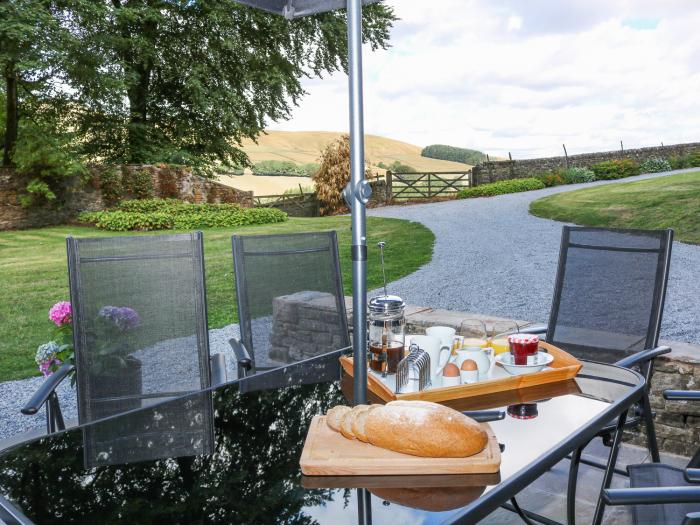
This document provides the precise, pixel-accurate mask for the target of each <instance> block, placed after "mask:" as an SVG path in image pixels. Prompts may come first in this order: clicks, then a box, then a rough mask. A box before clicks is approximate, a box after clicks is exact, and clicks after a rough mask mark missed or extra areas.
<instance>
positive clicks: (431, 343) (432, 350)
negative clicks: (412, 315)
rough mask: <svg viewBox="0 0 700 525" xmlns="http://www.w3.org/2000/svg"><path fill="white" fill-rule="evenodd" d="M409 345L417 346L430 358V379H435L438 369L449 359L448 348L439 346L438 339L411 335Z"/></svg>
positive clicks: (449, 349) (449, 348) (449, 350)
mask: <svg viewBox="0 0 700 525" xmlns="http://www.w3.org/2000/svg"><path fill="white" fill-rule="evenodd" d="M411 344H413V345H417V346H418V348H420V349H421V350H423V351H425V352H428V355H429V356H430V377H431V378H433V377H435V374H436V373H437V371H438V369H439V368H442V367H443V366H445V364H446V363H447V361H449V359H450V352H451V351H452V348H451V347H450V346H446V345H442V344H440V339H438V338H437V337H433V336H430V335H412V336H411Z"/></svg>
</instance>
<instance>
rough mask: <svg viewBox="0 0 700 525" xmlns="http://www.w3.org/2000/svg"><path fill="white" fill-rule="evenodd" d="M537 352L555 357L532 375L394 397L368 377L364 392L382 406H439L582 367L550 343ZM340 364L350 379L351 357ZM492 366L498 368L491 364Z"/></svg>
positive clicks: (561, 377)
mask: <svg viewBox="0 0 700 525" xmlns="http://www.w3.org/2000/svg"><path fill="white" fill-rule="evenodd" d="M540 349H541V350H546V351H547V352H549V353H550V354H551V355H552V356H553V357H554V361H552V362H551V363H550V364H549V369H547V370H542V371H541V372H536V373H534V374H525V375H520V376H510V375H509V376H507V377H499V378H494V379H486V380H484V381H479V382H478V383H472V384H471V385H458V386H448V387H436V388H430V389H428V390H423V391H421V392H408V393H405V394H396V393H395V392H394V391H393V390H391V388H389V387H388V386H387V385H386V384H385V383H383V382H382V381H381V380H380V379H379V378H377V377H376V376H375V375H374V374H372V373H368V374H367V388H368V389H369V390H370V391H371V392H372V393H374V394H375V395H376V396H378V397H379V398H380V399H382V400H383V401H385V402H389V401H395V400H397V399H407V400H410V399H420V400H423V401H434V402H440V401H449V400H451V399H463V398H468V397H477V396H483V395H486V394H493V393H496V392H504V391H506V390H518V389H522V388H529V387H531V386H535V385H543V384H546V383H556V382H559V381H566V380H567V379H573V378H574V377H576V374H578V372H579V370H581V367H582V366H583V365H582V364H581V363H580V361H579V360H578V359H576V358H575V357H574V356H572V355H571V354H568V353H567V352H565V351H564V350H562V349H561V348H557V347H556V346H554V345H550V344H549V343H545V342H543V341H540ZM340 364H341V365H342V366H343V370H345V372H346V373H347V374H348V375H350V376H352V375H353V360H352V357H348V356H342V357H341V358H340ZM493 366H499V365H498V364H495V363H494V365H493Z"/></svg>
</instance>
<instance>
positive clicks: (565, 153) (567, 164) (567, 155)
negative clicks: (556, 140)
mask: <svg viewBox="0 0 700 525" xmlns="http://www.w3.org/2000/svg"><path fill="white" fill-rule="evenodd" d="M561 147H562V148H564V158H565V159H566V169H569V154H568V153H567V151H566V144H562V145H561Z"/></svg>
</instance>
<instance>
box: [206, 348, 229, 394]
mask: <svg viewBox="0 0 700 525" xmlns="http://www.w3.org/2000/svg"><path fill="white" fill-rule="evenodd" d="M209 368H210V369H211V385H212V386H219V385H223V384H224V383H226V382H227V381H228V375H227V373H226V356H224V354H214V355H212V356H210V357H209Z"/></svg>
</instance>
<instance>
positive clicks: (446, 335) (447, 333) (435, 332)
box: [425, 326, 457, 348]
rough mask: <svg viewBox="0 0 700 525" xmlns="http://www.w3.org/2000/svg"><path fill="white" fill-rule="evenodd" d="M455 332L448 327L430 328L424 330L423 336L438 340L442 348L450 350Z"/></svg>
mask: <svg viewBox="0 0 700 525" xmlns="http://www.w3.org/2000/svg"><path fill="white" fill-rule="evenodd" d="M456 333H457V331H456V330H455V329H454V328H451V327H449V326H431V327H430V328H427V329H426V330H425V335H430V336H433V337H437V338H439V339H440V342H441V343H442V345H443V346H449V347H450V348H452V343H454V340H455V334H456Z"/></svg>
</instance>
